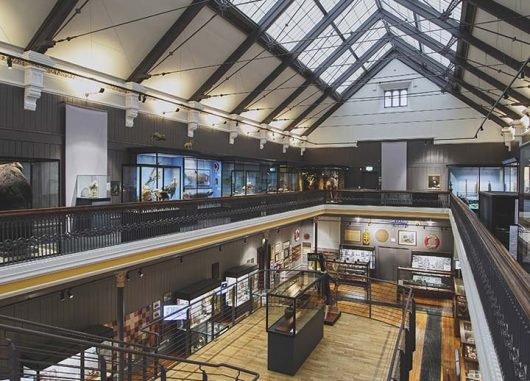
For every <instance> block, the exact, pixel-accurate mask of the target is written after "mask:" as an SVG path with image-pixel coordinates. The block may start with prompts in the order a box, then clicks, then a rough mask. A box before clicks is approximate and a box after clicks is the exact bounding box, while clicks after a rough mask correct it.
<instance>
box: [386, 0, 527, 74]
mask: <svg viewBox="0 0 530 381" xmlns="http://www.w3.org/2000/svg"><path fill="white" fill-rule="evenodd" d="M394 1H395V2H396V3H398V4H400V5H403V6H404V7H407V8H409V9H410V10H411V11H413V12H414V13H416V14H418V15H419V16H421V17H423V18H425V19H428V20H429V21H430V22H432V23H433V24H435V25H438V26H439V27H440V28H444V29H445V30H447V31H448V32H449V33H451V34H452V35H453V36H455V37H456V38H458V39H461V40H463V41H465V42H467V43H468V44H469V45H471V46H474V47H475V48H477V49H479V50H481V51H483V52H484V53H486V54H488V55H489V56H491V57H493V58H495V59H496V60H497V61H499V62H502V63H503V64H505V65H506V66H508V67H510V68H511V69H512V70H514V71H515V72H516V73H517V72H519V69H520V68H521V66H522V65H523V62H521V61H519V60H516V59H515V58H513V57H512V56H510V55H508V54H506V53H503V52H501V51H500V50H499V49H497V48H495V47H493V46H491V45H489V44H487V43H486V42H484V41H482V40H481V39H480V38H478V37H475V36H473V34H472V33H469V32H467V31H465V30H463V29H461V28H460V24H459V23H458V22H456V21H455V20H453V19H447V20H443V19H442V18H443V16H442V15H441V14H440V13H439V12H438V11H436V10H435V9H434V8H432V7H430V6H428V5H427V4H424V3H422V2H420V1H414V0H394ZM402 22H403V21H402ZM524 73H525V75H527V76H530V68H529V67H527V68H526V69H525V70H524Z"/></svg>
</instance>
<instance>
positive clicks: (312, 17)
mask: <svg viewBox="0 0 530 381" xmlns="http://www.w3.org/2000/svg"><path fill="white" fill-rule="evenodd" d="M323 18H324V14H323V13H322V11H321V10H320V9H319V8H318V7H317V6H316V4H315V2H314V1H313V0H295V1H294V2H293V4H292V5H291V6H290V7H289V8H287V9H286V10H285V12H283V13H282V15H281V16H280V17H279V18H278V20H276V22H275V23H274V24H272V25H271V27H270V28H269V29H268V30H267V33H269V34H270V35H271V36H272V37H273V38H274V39H275V40H276V41H278V42H279V43H280V44H282V45H283V47H284V48H286V49H287V50H292V49H293V48H294V47H295V46H296V45H297V44H298V42H300V41H301V40H303V39H304V37H305V36H306V35H307V33H308V32H309V31H310V30H311V28H313V27H314V26H315V25H316V24H318V22H319V21H320V20H322V19H323Z"/></svg>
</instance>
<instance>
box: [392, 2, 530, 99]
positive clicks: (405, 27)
mask: <svg viewBox="0 0 530 381" xmlns="http://www.w3.org/2000/svg"><path fill="white" fill-rule="evenodd" d="M382 15H383V17H384V18H385V19H387V20H388V22H389V23H390V24H391V25H393V26H395V27H396V28H398V29H399V30H401V31H402V32H403V33H404V34H406V35H409V36H410V37H412V38H414V39H416V40H417V41H418V42H420V43H421V44H423V45H425V46H428V47H429V48H431V49H432V50H433V51H435V52H441V53H440V54H442V55H443V56H444V57H445V58H447V59H448V60H449V61H450V62H451V63H453V64H455V65H457V66H460V67H461V68H462V69H464V70H466V71H468V72H469V73H471V74H473V75H475V76H476V77H478V78H479V79H481V80H483V81H485V82H488V83H489V84H490V85H492V86H493V87H495V88H496V89H497V90H499V91H504V89H505V88H506V86H507V85H506V84H504V83H502V82H501V81H499V80H498V79H496V78H494V77H492V76H490V75H489V74H487V73H485V72H483V71H482V70H480V69H478V68H476V67H475V66H473V65H471V64H470V63H469V62H467V61H466V60H464V59H461V58H457V57H456V56H455V55H454V54H453V53H451V52H449V51H445V50H444V45H443V44H441V43H440V42H439V41H436V40H435V39H433V38H432V37H429V36H428V35H426V34H425V33H422V32H421V31H419V30H418V29H416V28H414V27H412V26H411V25H409V24H406V23H403V21H402V20H401V19H399V18H397V17H396V16H394V15H393V14H391V13H390V12H387V11H382ZM507 94H508V95H509V96H510V97H511V98H513V99H516V100H518V101H519V102H522V103H526V104H530V98H528V97H526V96H525V95H523V94H521V93H520V92H518V91H516V90H514V89H508V91H507Z"/></svg>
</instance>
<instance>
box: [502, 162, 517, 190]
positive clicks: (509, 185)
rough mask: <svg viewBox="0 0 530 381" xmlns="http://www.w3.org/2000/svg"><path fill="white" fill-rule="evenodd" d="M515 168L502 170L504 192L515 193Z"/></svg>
mask: <svg viewBox="0 0 530 381" xmlns="http://www.w3.org/2000/svg"><path fill="white" fill-rule="evenodd" d="M517 169H518V168H517V167H515V166H514V167H505V168H504V191H505V192H517V191H518V188H517Z"/></svg>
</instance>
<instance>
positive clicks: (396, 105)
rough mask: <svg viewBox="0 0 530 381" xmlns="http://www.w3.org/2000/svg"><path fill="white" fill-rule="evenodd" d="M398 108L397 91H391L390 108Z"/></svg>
mask: <svg viewBox="0 0 530 381" xmlns="http://www.w3.org/2000/svg"><path fill="white" fill-rule="evenodd" d="M398 106H399V91H398V90H393V91H392V107H398Z"/></svg>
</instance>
